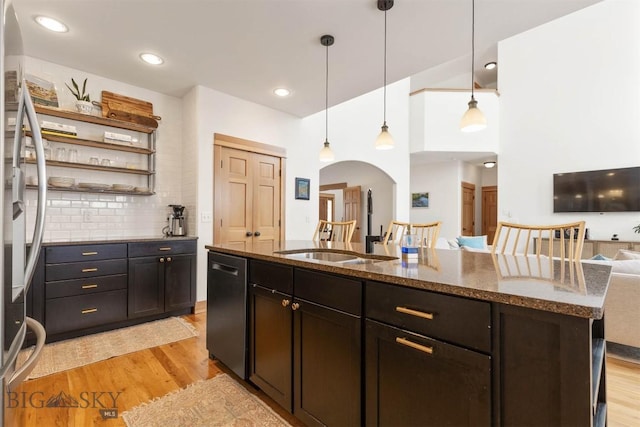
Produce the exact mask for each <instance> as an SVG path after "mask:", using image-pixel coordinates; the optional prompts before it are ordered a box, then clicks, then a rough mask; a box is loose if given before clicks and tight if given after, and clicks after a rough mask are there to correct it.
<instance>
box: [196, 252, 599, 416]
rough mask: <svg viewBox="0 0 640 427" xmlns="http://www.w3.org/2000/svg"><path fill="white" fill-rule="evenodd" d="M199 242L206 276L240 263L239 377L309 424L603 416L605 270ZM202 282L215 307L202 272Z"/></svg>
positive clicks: (485, 256)
mask: <svg viewBox="0 0 640 427" xmlns="http://www.w3.org/2000/svg"><path fill="white" fill-rule="evenodd" d="M206 248H207V249H208V250H209V266H208V271H209V273H211V272H212V271H215V269H216V268H220V264H218V263H217V262H216V261H215V259H216V257H217V256H222V257H227V258H229V259H235V260H240V261H241V263H240V264H238V266H239V267H238V268H239V269H240V270H242V268H244V271H240V272H239V273H238V274H239V275H240V276H242V277H243V278H244V283H243V287H244V289H243V291H244V294H243V295H244V296H245V298H244V301H243V303H244V307H245V308H246V310H247V316H246V318H247V319H248V325H247V327H246V328H244V329H243V330H244V331H245V334H246V335H245V336H244V337H242V339H243V341H242V342H243V343H244V344H245V351H246V352H247V354H248V357H247V362H246V377H247V378H248V379H249V381H251V382H252V383H254V384H255V385H257V386H258V387H259V388H261V389H262V390H263V391H265V393H267V394H268V395H269V396H271V397H272V398H273V399H274V400H276V401H277V402H278V403H279V404H281V405H282V406H283V407H284V408H286V409H287V410H289V411H290V412H292V413H293V414H294V415H295V416H296V417H298V418H299V419H301V420H302V421H303V422H304V423H305V424H307V425H322V424H325V425H411V424H413V425H581V426H583V425H584V426H590V425H605V422H606V395H605V366H604V359H605V355H606V345H605V337H604V310H603V307H604V299H605V295H606V290H607V286H608V283H609V276H610V267H609V266H604V265H594V264H588V263H573V262H561V261H560V260H554V259H549V258H546V257H535V256H503V255H492V254H489V253H481V252H467V251H455V250H426V249H423V250H421V252H420V253H419V256H418V258H407V257H403V256H402V253H401V252H400V248H399V247H396V246H384V245H374V251H373V253H372V254H364V247H363V246H361V245H357V244H341V243H327V242H308V241H287V242H283V243H282V245H281V247H279V248H277V249H275V250H273V249H271V248H266V247H258V246H256V247H247V248H244V249H237V248H234V247H231V246H225V245H214V246H206ZM243 266H244V267H243ZM208 288H209V291H210V293H209V295H208V306H209V307H210V308H211V309H212V310H213V309H214V308H215V307H216V305H215V304H216V302H215V288H216V279H215V276H213V275H211V274H210V275H209V277H208ZM209 299H212V300H213V301H209ZM209 304H211V305H209ZM208 311H209V310H208ZM210 327H211V328H212V329H219V328H220V325H219V324H217V325H209V323H208V325H207V329H208V331H207V333H208V338H207V347H208V349H209V352H210V353H211V354H212V356H216V349H217V346H218V344H219V343H217V342H215V340H214V339H211V340H210V339H209V329H210ZM221 361H222V362H223V363H227V362H226V361H225V360H224V359H223V358H221ZM241 376H242V375H241Z"/></svg>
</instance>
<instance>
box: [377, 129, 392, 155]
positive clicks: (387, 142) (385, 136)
mask: <svg viewBox="0 0 640 427" xmlns="http://www.w3.org/2000/svg"><path fill="white" fill-rule="evenodd" d="M392 148H393V137H392V136H391V134H390V133H389V127H388V126H387V122H385V123H384V124H383V125H382V131H381V132H380V134H379V135H378V137H377V138H376V149H377V150H390V149H392Z"/></svg>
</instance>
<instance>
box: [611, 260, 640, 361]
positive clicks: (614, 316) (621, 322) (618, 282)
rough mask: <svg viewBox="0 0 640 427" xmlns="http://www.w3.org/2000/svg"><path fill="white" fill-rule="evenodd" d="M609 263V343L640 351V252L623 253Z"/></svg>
mask: <svg viewBox="0 0 640 427" xmlns="http://www.w3.org/2000/svg"><path fill="white" fill-rule="evenodd" d="M604 262H609V263H610V264H611V280H610V282H609V290H608V291H607V295H606V299H605V303H604V313H605V320H604V327H605V337H606V338H607V341H610V342H614V343H617V344H623V345H626V346H631V347H636V348H638V349H640V252H633V251H627V250H624V249H621V250H620V251H618V253H617V254H616V256H615V257H614V259H613V260H611V261H604Z"/></svg>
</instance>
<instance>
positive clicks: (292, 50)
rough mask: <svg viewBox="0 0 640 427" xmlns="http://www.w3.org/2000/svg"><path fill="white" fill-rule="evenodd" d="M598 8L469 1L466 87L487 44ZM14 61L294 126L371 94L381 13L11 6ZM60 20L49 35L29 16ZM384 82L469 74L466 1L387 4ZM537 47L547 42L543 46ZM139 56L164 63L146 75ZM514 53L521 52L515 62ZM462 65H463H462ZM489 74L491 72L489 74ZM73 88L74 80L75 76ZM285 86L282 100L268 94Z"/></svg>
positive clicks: (549, 0)
mask: <svg viewBox="0 0 640 427" xmlns="http://www.w3.org/2000/svg"><path fill="white" fill-rule="evenodd" d="M597 2H598V0H476V5H475V8H476V26H475V28H476V61H475V62H476V64H475V65H476V68H477V72H476V78H477V79H478V80H480V81H481V82H491V81H495V80H496V74H495V73H496V71H493V72H492V73H493V74H492V73H489V72H487V71H485V70H483V69H482V66H483V65H484V64H485V63H486V62H489V61H492V60H496V59H497V58H496V57H497V49H496V43H497V42H498V41H499V40H503V39H505V38H508V37H510V36H512V35H515V34H518V33H520V32H523V31H526V30H528V29H530V28H533V27H535V26H538V25H541V24H543V23H545V22H549V21H551V20H553V19H556V18H558V17H561V16H563V15H566V14H569V13H571V12H574V11H576V10H579V9H582V8H584V7H587V6H589V5H591V4H594V3H597ZM14 3H15V6H16V10H17V13H18V17H19V19H20V21H21V27H22V31H23V39H24V43H25V53H26V54H27V55H29V56H32V57H36V58H40V59H43V60H47V61H50V62H54V63H58V64H62V65H65V66H68V67H72V68H76V69H79V70H83V71H86V72H89V73H93V74H97V75H100V76H104V77H107V78H110V79H114V80H118V81H122V82H126V83H129V84H132V85H135V86H139V87H144V88H147V89H150V90H154V91H157V92H161V93H165V94H168V95H173V96H178V97H181V96H182V95H184V94H185V93H186V92H187V91H188V90H189V89H190V88H191V87H193V86H194V85H201V86H205V87H208V88H211V89H215V90H219V91H221V92H225V93H227V94H230V95H233V96H236V97H239V98H242V99H246V100H249V101H252V102H255V103H258V104H262V105H265V106H268V107H271V108H274V109H277V110H281V111H284V112H287V113H290V114H293V115H296V116H300V117H304V116H307V115H309V114H312V113H315V112H318V111H321V110H323V109H324V106H325V96H324V95H325V93H324V91H325V54H326V51H325V49H326V48H325V47H323V46H322V45H321V44H320V36H322V35H323V34H331V35H333V36H334V37H335V44H334V45H333V46H332V47H330V48H329V103H330V105H334V104H337V103H340V102H343V101H346V100H348V99H351V98H353V97H356V96H359V95H361V94H363V93H366V92H369V91H371V90H374V89H377V88H380V87H381V86H382V85H383V40H384V39H383V37H384V13H383V12H381V11H380V10H378V9H377V6H376V5H377V1H376V0H108V1H104V0H102V1H100V0H82V1H79V0H14ZM36 15H48V16H51V17H54V18H56V19H58V20H60V21H63V22H64V23H65V24H66V25H67V26H68V27H69V32H67V33H63V34H55V33H51V32H49V31H47V30H45V29H43V28H42V27H40V26H38V25H37V24H36V23H35V21H34V19H33V18H34V17H35V16H36ZM387 22H388V53H387V69H388V77H387V81H388V82H389V83H391V82H394V81H397V80H400V79H403V78H405V77H408V76H411V75H414V74H416V73H419V72H421V71H423V70H427V69H430V68H432V67H434V66H437V65H440V64H443V63H448V62H452V63H454V64H457V65H456V66H455V67H453V69H452V70H451V74H452V75H455V74H460V75H462V74H464V73H467V74H469V68H470V51H471V0H395V4H394V6H393V7H392V9H391V10H389V11H388V12H387ZM549 43H553V40H550V41H549ZM143 51H150V52H153V53H157V54H159V55H160V56H162V57H163V58H164V59H165V63H164V64H163V65H161V66H158V67H152V66H150V65H147V64H144V63H143V62H141V61H140V59H139V58H138V55H139V54H140V53H141V52H143ZM523 54H524V53H523ZM465 58H466V60H465ZM498 72H499V67H498ZM77 77H78V78H80V77H81V76H77ZM281 86H282V87H287V88H289V89H290V90H291V91H292V94H291V95H290V96H288V97H286V98H278V97H276V96H274V95H273V92H272V91H273V89H275V88H276V87H281Z"/></svg>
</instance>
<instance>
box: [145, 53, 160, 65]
mask: <svg viewBox="0 0 640 427" xmlns="http://www.w3.org/2000/svg"><path fill="white" fill-rule="evenodd" d="M140 59H142V60H143V61H144V62H146V63H147V64H151V65H160V64H162V63H164V59H162V58H160V57H159V56H158V55H155V54H153V53H141V54H140Z"/></svg>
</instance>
